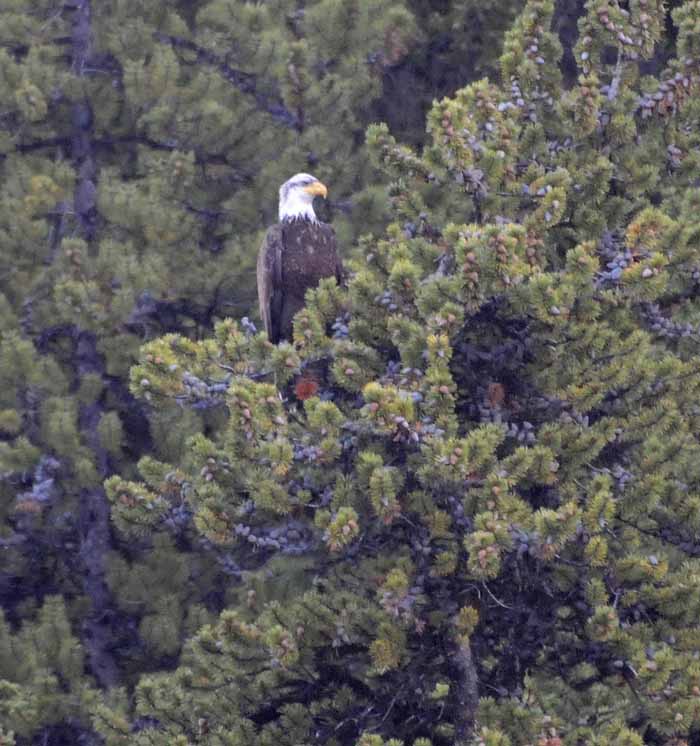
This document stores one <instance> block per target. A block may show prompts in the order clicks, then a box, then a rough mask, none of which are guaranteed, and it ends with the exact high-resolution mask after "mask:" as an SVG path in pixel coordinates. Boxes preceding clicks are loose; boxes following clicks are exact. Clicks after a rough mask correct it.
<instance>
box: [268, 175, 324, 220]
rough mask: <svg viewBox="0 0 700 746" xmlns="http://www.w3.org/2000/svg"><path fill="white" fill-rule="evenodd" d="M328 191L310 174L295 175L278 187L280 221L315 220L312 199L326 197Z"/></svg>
mask: <svg viewBox="0 0 700 746" xmlns="http://www.w3.org/2000/svg"><path fill="white" fill-rule="evenodd" d="M327 194H328V190H327V189H326V187H325V185H324V184H322V183H321V182H320V181H319V180H318V179H317V178H316V177H315V176H311V174H295V175H294V176H292V178H291V179H287V181H285V182H284V184H282V186H281V187H280V208H279V213H280V221H283V220H294V219H297V218H305V219H306V220H314V221H315V220H316V219H317V218H316V213H315V212H314V205H313V201H314V197H324V198H325V197H326V195H327Z"/></svg>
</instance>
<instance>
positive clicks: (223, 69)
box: [153, 31, 300, 129]
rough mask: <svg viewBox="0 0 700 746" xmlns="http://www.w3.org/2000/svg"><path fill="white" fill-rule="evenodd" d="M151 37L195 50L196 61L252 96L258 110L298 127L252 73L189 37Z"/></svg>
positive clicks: (282, 122) (280, 102)
mask: <svg viewBox="0 0 700 746" xmlns="http://www.w3.org/2000/svg"><path fill="white" fill-rule="evenodd" d="M153 38H154V39H155V40H156V41H158V42H161V43H162V44H170V46H171V47H173V48H174V49H186V50H188V51H190V52H195V53H196V55H197V62H199V63H204V64H205V65H209V66H210V67H214V68H216V70H217V71H218V72H219V73H220V74H221V75H222V76H223V77H224V78H225V79H226V80H227V81H228V82H229V83H231V85H233V86H234V87H235V88H237V89H238V90H239V91H241V93H247V94H249V95H251V96H253V97H254V98H255V101H256V104H257V108H258V109H259V110H260V111H263V112H265V113H266V114H269V115H270V116H271V117H272V119H273V120H274V121H275V122H277V123H278V124H282V125H284V126H285V127H289V128H290V129H299V128H300V122H299V117H298V116H297V115H296V114H294V113H293V112H291V111H290V110H289V109H288V108H287V107H286V106H285V105H284V103H283V102H282V100H281V99H279V98H277V97H274V98H273V97H271V96H268V95H266V94H264V93H261V92H260V91H259V86H258V77H257V76H256V75H254V74H253V73H248V72H245V71H243V70H238V69H236V68H234V67H231V66H230V65H229V64H228V63H227V62H225V61H224V60H222V59H221V58H220V57H218V56H217V55H216V54H214V53H213V52H210V51H209V50H208V49H205V48H204V47H202V46H200V45H199V44H196V43H195V42H193V41H190V40H189V39H183V38H182V37H179V36H172V35H171V34H164V33H162V32H160V31H159V32H156V33H154V34H153Z"/></svg>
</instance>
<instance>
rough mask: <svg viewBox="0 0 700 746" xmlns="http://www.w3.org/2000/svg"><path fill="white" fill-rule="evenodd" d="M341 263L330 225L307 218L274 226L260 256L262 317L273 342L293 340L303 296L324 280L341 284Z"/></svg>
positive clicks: (259, 284)
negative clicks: (294, 319)
mask: <svg viewBox="0 0 700 746" xmlns="http://www.w3.org/2000/svg"><path fill="white" fill-rule="evenodd" d="M342 271H343V268H342V262H341V260H340V257H339V256H338V252H337V247H336V239H335V231H334V230H333V227H332V226H330V225H328V223H321V222H319V221H312V220H308V219H305V218H296V219H293V220H285V221H283V222H282V223H278V224H277V225H273V226H272V227H271V228H270V229H269V230H268V231H267V234H266V235H265V239H264V241H263V244H262V246H261V247H260V254H259V255H258V299H259V301H260V315H261V317H262V320H263V323H264V325H265V330H266V331H267V334H268V337H269V339H270V341H271V342H274V343H275V344H277V343H278V342H279V341H280V340H282V339H286V340H291V339H292V319H293V318H294V314H295V313H296V312H297V311H299V310H300V309H301V308H303V306H304V295H305V293H306V291H307V290H308V289H309V288H315V287H316V286H317V285H318V283H319V280H321V279H322V278H324V277H335V278H336V279H337V280H338V282H339V283H340V281H341V278H342Z"/></svg>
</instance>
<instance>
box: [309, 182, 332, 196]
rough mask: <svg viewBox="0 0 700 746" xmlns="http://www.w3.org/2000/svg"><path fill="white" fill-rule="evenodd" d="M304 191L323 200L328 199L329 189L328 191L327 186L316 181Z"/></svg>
mask: <svg viewBox="0 0 700 746" xmlns="http://www.w3.org/2000/svg"><path fill="white" fill-rule="evenodd" d="M304 191H305V192H307V193H308V194H312V195H313V196H314V197H323V199H326V197H327V196H328V189H326V185H325V184H321V182H320V181H314V183H313V184H309V185H308V186H305V187H304Z"/></svg>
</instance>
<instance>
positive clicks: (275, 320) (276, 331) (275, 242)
mask: <svg viewBox="0 0 700 746" xmlns="http://www.w3.org/2000/svg"><path fill="white" fill-rule="evenodd" d="M257 274H258V302H259V304H260V317H261V318H262V322H263V325H264V326H265V331H266V332H267V336H268V339H269V340H270V341H271V342H274V343H275V344H277V342H279V339H280V320H281V317H282V303H283V300H284V297H283V296H284V293H283V288H282V229H281V227H280V226H279V225H273V226H272V227H271V228H270V229H269V230H268V231H267V233H266V234H265V238H264V239H263V242H262V245H261V246H260V252H259V253H258V273H257Z"/></svg>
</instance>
